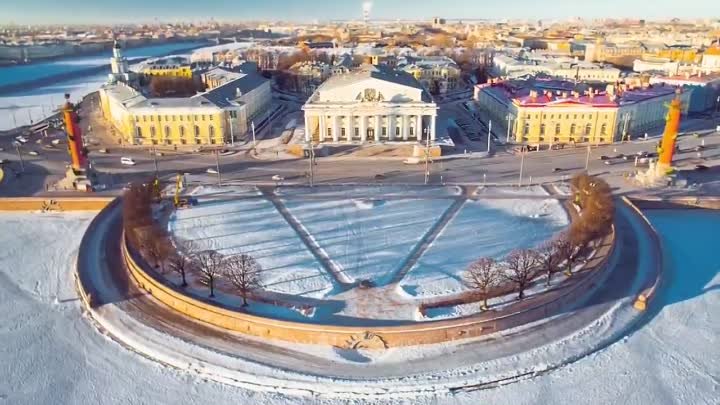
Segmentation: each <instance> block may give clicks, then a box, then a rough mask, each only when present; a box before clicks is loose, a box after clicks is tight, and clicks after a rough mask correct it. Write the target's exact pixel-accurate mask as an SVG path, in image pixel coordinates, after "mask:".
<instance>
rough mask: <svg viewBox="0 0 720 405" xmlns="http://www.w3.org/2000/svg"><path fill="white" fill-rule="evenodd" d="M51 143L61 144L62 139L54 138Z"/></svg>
mask: <svg viewBox="0 0 720 405" xmlns="http://www.w3.org/2000/svg"><path fill="white" fill-rule="evenodd" d="M50 143H51V144H53V145H59V144H60V140H59V139H53V140H52V141H50Z"/></svg>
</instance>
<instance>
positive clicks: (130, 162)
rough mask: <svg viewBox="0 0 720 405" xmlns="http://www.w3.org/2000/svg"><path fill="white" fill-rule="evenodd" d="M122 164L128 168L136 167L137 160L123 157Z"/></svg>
mask: <svg viewBox="0 0 720 405" xmlns="http://www.w3.org/2000/svg"><path fill="white" fill-rule="evenodd" d="M120 164H123V165H126V166H135V159H133V158H129V157H121V158H120Z"/></svg>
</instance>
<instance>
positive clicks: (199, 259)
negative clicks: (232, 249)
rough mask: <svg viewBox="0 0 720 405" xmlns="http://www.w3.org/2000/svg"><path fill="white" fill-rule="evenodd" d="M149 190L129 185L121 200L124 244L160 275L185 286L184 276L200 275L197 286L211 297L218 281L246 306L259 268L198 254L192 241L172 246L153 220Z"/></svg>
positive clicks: (235, 258)
mask: <svg viewBox="0 0 720 405" xmlns="http://www.w3.org/2000/svg"><path fill="white" fill-rule="evenodd" d="M152 203H153V189H152V186H151V185H150V184H133V185H131V186H130V188H129V189H128V190H127V191H126V192H125V194H124V197H123V227H124V230H125V237H126V239H127V241H128V244H129V245H130V246H132V247H133V248H134V249H135V250H136V251H138V252H139V253H140V254H141V255H142V256H144V257H145V258H146V259H149V260H150V261H151V262H152V264H153V265H154V267H155V268H156V269H158V270H159V272H160V273H162V274H165V273H166V271H167V270H170V271H172V272H174V273H176V274H177V275H178V276H179V277H180V278H181V280H182V283H181V286H182V287H186V286H187V285H188V281H187V280H188V275H190V274H193V273H196V274H199V275H200V282H201V283H202V284H204V285H206V286H207V287H208V288H209V290H210V297H214V296H215V287H216V283H217V280H218V279H221V278H222V279H224V280H227V282H228V283H229V284H230V285H231V286H232V288H233V289H234V290H235V291H236V292H237V293H238V295H240V296H241V297H242V299H243V306H247V305H248V301H247V299H248V297H249V296H250V295H251V294H252V292H253V291H254V290H256V289H257V288H259V287H260V286H261V277H260V274H261V270H262V269H261V267H260V265H259V263H258V262H257V261H256V260H255V259H254V258H253V257H252V256H250V255H247V254H237V255H231V256H225V255H222V254H221V253H219V252H217V251H215V250H202V249H200V248H199V246H198V245H197V244H196V243H194V242H193V241H188V240H186V241H178V242H176V245H177V246H174V245H173V242H172V240H171V238H170V235H169V234H168V232H167V231H166V230H165V229H164V228H163V227H161V226H160V225H159V224H158V222H157V221H156V220H155V218H154V217H153V205H152Z"/></svg>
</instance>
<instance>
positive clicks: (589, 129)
mask: <svg viewBox="0 0 720 405" xmlns="http://www.w3.org/2000/svg"><path fill="white" fill-rule="evenodd" d="M590 132H592V125H590V124H587V125H585V135H590Z"/></svg>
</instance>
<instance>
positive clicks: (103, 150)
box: [98, 148, 108, 153]
mask: <svg viewBox="0 0 720 405" xmlns="http://www.w3.org/2000/svg"><path fill="white" fill-rule="evenodd" d="M98 153H108V150H107V149H105V148H102V149H98Z"/></svg>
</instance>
